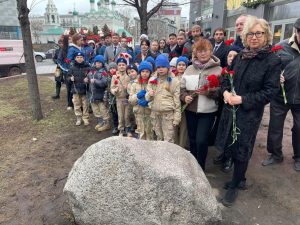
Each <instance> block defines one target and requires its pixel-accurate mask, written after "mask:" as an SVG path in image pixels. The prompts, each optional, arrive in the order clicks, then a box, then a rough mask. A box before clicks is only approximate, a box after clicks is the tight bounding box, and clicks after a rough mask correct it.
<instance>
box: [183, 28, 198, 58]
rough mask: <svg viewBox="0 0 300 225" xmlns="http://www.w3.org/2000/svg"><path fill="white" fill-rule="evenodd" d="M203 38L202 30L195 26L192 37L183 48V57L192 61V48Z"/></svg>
mask: <svg viewBox="0 0 300 225" xmlns="http://www.w3.org/2000/svg"><path fill="white" fill-rule="evenodd" d="M201 37H202V28H201V26H199V25H194V26H193V27H192V36H191V37H190V38H189V39H188V40H187V42H186V43H185V44H184V46H183V50H182V56H185V57H187V58H188V59H189V61H191V59H192V48H193V44H194V43H195V41H197V40H199V39H200V38H201Z"/></svg>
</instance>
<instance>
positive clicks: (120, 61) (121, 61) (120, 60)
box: [117, 58, 127, 65]
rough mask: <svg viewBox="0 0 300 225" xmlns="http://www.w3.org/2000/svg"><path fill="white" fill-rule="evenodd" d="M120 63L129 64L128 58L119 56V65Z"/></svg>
mask: <svg viewBox="0 0 300 225" xmlns="http://www.w3.org/2000/svg"><path fill="white" fill-rule="evenodd" d="M119 63H125V64H126V65H127V60H126V59H124V58H118V59H117V65H118V64H119Z"/></svg>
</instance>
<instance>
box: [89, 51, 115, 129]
mask: <svg viewBox="0 0 300 225" xmlns="http://www.w3.org/2000/svg"><path fill="white" fill-rule="evenodd" d="M104 65H105V61H104V57H103V56H102V55H97V56H96V57H95V58H94V66H93V68H92V69H91V70H90V72H89V73H88V82H89V100H90V103H91V105H92V109H93V114H94V116H95V117H96V119H97V125H96V126H95V129H96V130H97V131H105V130H109V129H110V115H109V110H108V108H107V107H106V103H107V86H108V85H107V73H106V71H105V69H104Z"/></svg>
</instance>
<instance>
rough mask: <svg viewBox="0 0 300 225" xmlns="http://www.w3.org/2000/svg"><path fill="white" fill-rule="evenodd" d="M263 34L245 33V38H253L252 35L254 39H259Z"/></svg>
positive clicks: (258, 32)
mask: <svg viewBox="0 0 300 225" xmlns="http://www.w3.org/2000/svg"><path fill="white" fill-rule="evenodd" d="M263 34H265V32H260V31H257V32H256V33H252V32H250V33H247V34H246V37H247V38H253V37H254V35H255V37H257V38H261V37H262V36H263Z"/></svg>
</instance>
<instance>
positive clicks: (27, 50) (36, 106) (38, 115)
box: [16, 0, 43, 120]
mask: <svg viewBox="0 0 300 225" xmlns="http://www.w3.org/2000/svg"><path fill="white" fill-rule="evenodd" d="M16 1H17V9H18V14H19V15H18V19H19V22H20V26H21V32H22V37H23V46H24V57H25V63H26V74H27V75H26V77H27V81H28V90H29V96H30V100H31V107H32V118H33V120H41V119H43V113H42V107H41V101H40V94H39V86H38V81H37V75H36V70H35V64H34V57H33V48H32V40H31V32H30V23H29V18H28V14H29V9H28V8H27V0H16Z"/></svg>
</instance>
